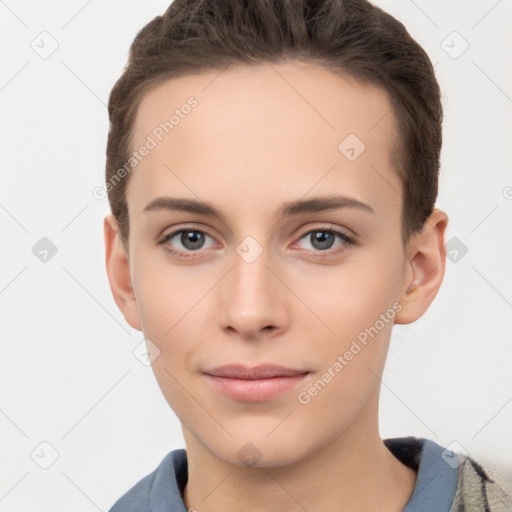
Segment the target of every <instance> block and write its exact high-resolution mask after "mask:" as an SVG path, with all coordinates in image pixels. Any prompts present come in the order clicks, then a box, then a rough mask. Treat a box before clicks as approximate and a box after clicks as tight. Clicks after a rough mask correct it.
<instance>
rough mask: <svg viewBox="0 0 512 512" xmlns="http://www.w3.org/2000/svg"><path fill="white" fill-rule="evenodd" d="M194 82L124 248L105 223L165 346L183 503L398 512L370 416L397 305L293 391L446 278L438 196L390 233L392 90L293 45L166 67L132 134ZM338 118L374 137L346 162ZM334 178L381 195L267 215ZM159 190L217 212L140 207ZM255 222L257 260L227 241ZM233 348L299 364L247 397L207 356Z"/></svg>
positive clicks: (120, 271) (160, 374) (157, 368)
mask: <svg viewBox="0 0 512 512" xmlns="http://www.w3.org/2000/svg"><path fill="white" fill-rule="evenodd" d="M190 96H194V97H195V98H196V99H197V100H198V106H197V107H195V108H194V109H193V110H192V111H191V112H190V114H188V116H186V117H185V118H184V119H182V120H180V123H179V124H178V125H177V126H175V128H174V129H173V131H172V132H171V133H170V134H169V135H167V136H166V137H165V138H164V139H163V140H162V142H160V143H159V144H158V146H157V147H156V148H154V149H152V150H151V151H150V152H149V154H148V155H147V156H146V157H145V158H144V159H143V160H142V161H141V162H140V163H139V164H138V166H137V167H136V169H135V170H134V171H132V175H131V177H130V183H129V185H128V189H127V202H128V210H129V222H130V236H129V251H126V250H125V248H124V246H123V245H122V243H121V242H120V239H119V236H118V226H117V222H116V220H115V218H114V217H113V216H112V215H108V216H107V217H106V218H105V222H104V228H105V243H106V265H107V272H108V277H109V282H110V285H111V288H112V293H113V295H114V298H115V300H116V303H117V305H118V306H119V308H120V310H121V311H122V312H123V314H124V316H125V318H126V320H127V322H128V323H129V324H130V325H131V326H132V327H133V328H134V329H137V330H141V331H142V332H143V333H144V336H145V337H146V338H149V339H150V340H151V341H152V342H153V343H154V344H155V345H156V346H157V347H158V349H159V350H160V355H159V357H157V358H156V359H155V360H154V361H153V364H152V366H153V370H154V372H155V375H156V378H157V380H158V383H159V385H160V387H161V390H162V392H163V394H164V396H165V398H166V399H167V401H168V403H169V405H170V406H171V408H172V409H173V410H174V412H175V413H176V414H177V416H178V417H179V419H180V421H181V423H182V429H183V435H184V439H185V442H186V449H187V456H188V464H189V480H188V483H187V485H186V488H185V491H184V501H185V504H186V506H187V508H190V507H194V508H195V509H196V510H198V511H201V512H203V511H204V512H209V511H221V510H222V511H239V510H243V509H247V510H258V511H267V510H268V511H270V510H283V511H288V510H290V511H292V510H299V509H301V507H303V508H302V509H306V510H308V511H309V512H315V511H335V510H336V511H338V512H339V511H349V510H350V511H351V512H354V511H356V510H365V511H368V510H379V511H384V512H386V511H389V512H391V511H393V512H397V511H401V510H403V508H404V507H405V505H406V503H407V502H408V500H409V498H410V496H411V494H412V492H413V489H414V485H415V481H416V472H415V471H413V470H412V469H410V468H408V467H406V466H405V465H403V464H402V463H400V462H399V461H398V460H397V459H396V458H395V457H394V456H393V455H392V454H391V452H389V450H388V449H387V448H386V447H385V445H384V444H383V442H382V439H381V438H380V435H379V428H378V404H379V391H380V378H381V376H382V372H383V368H384V364H385V359H386V355H387V351H388V346H389V341H390V335H391V329H392V324H393V321H390V322H388V323H386V324H385V325H384V327H383V328H382V329H381V330H380V331H379V332H378V335H376V336H375V337H373V338H372V339H370V341H369V342H368V344H367V345H366V346H365V347H364V348H363V349H362V350H361V351H360V352H359V353H358V354H357V355H356V356H355V357H353V359H352V360H350V361H349V362H348V364H347V365H346V366H344V368H343V370H342V371H340V372H339V373H337V374H336V377H334V378H332V379H331V381H330V382H329V383H328V384H327V385H326V386H325V388H324V389H322V391H321V392H319V393H318V394H317V395H316V396H314V397H312V398H311V400H310V401H309V403H307V404H303V403H300V402H299V400H298V399H297V396H298V393H299V392H300V391H304V390H307V389H308V388H309V387H310V386H311V385H312V383H314V382H315V381H317V380H318V379H319V378H321V377H322V375H323V374H324V373H325V372H326V371H327V370H328V368H329V367H332V365H333V363H334V362H335V361H336V359H337V357H338V355H343V354H344V353H345V352H346V351H347V350H348V349H349V348H350V346H351V343H352V342H353V340H355V339H356V336H357V335H358V334H359V333H361V332H362V331H363V330H364V329H365V328H367V327H369V326H373V325H375V323H376V321H377V320H378V319H379V318H380V315H381V314H382V313H385V312H386V311H388V310H390V308H392V305H393V304H394V303H398V304H399V305H400V306H401V309H400V311H399V312H397V313H396V315H395V317H394V322H396V323H410V322H413V321H415V320H416V319H418V318H420V317H421V316H422V315H423V314H424V313H425V311H426V310H427V309H428V307H429V305H430V304H431V302H432V300H433V299H434V297H435V296H436V294H437V292H438V289H439V287H440V285H441V282H442V280H443V275H444V269H445V253H444V249H443V245H444V233H445V228H446V225H447V222H448V218H447V216H446V214H445V213H444V212H442V211H440V210H438V209H436V210H435V211H434V213H433V214H432V216H431V217H430V219H429V220H428V222H427V223H426V225H425V227H424V229H423V231H422V232H421V233H418V234H415V235H414V236H413V237H412V238H411V239H410V241H409V243H408V244H407V246H406V247H404V246H403V245H402V242H401V238H400V230H401V208H402V197H401V193H402V192H401V188H402V187H401V182H400V180H399V178H398V175H397V172H396V170H395V169H394V167H393V163H392V158H391V155H392V154H393V151H394V150H393V143H394V141H395V140H396V139H395V137H396V129H395V119H394V116H393V114H392V113H391V112H390V108H391V107H390V102H389V100H388V98H387V95H386V94H385V92H384V91H382V90H380V89H378V88H375V87H370V86H366V85H362V84H360V83H357V82H355V81H354V80H351V79H348V78H342V77H340V76H337V75H334V74H332V73H331V72H329V71H327V70H324V69H322V68H320V67H316V66H314V65H311V64H306V63H302V62H297V61H289V62H286V63H280V64H279V65H276V64H273V65H268V64H265V65H258V66H257V67H252V68H247V67H231V68H228V69H226V70H224V71H223V72H219V71H208V72H204V73H202V74H196V75H189V76H186V77H182V78H177V79H176V78H175V79H167V80H165V81H164V82H161V83H160V84H158V85H157V86H156V87H153V88H152V89H151V90H150V91H149V92H147V93H146V94H145V96H144V98H143V100H142V102H141V104H140V106H139V109H138V114H137V120H136V125H135V130H134V148H135V147H139V146H140V145H142V144H143V143H144V141H145V140H146V137H147V135H148V134H151V132H152V130H153V129H154V128H155V126H157V125H158V124H159V123H160V122H162V121H163V120H165V119H167V118H168V116H169V114H167V113H168V112H171V113H172V111H173V110H174V109H175V108H179V107H180V105H182V104H183V103H185V102H186V100H187V98H189V97H190ZM350 133H353V134H356V135H357V136H358V137H359V139H360V140H362V141H363V142H364V144H365V146H366V149H365V151H364V152H363V153H362V154H361V155H360V156H359V157H358V158H357V159H356V160H355V161H352V162H351V161H349V160H348V159H347V158H346V157H345V156H344V155H343V154H342V153H341V152H340V151H339V150H338V145H339V144H340V142H341V141H342V140H343V139H344V138H345V137H346V136H347V135H348V134H350ZM333 194H336V195H345V196H349V197H351V198H356V199H357V200H359V201H361V202H363V203H366V204H368V205H370V206H371V208H372V209H373V210H374V213H371V212H368V211H366V210H364V209H362V208H357V207H353V206H347V207H343V208H339V209H329V210H325V211H319V212H305V213H304V212H303V213H300V214H298V215H294V216H290V217H287V218H284V219H281V218H280V217H279V209H280V208H281V206H282V204H283V203H284V202H287V201H294V200H298V199H308V198H311V197H313V196H314V197H316V196H329V195H333ZM162 196H173V197H181V198H191V199H200V200H201V201H204V202H208V203H211V204H213V205H214V206H215V207H216V208H217V209H218V210H220V212H221V213H222V215H223V219H222V220H219V219H217V218H212V217H208V216H205V215H200V214H196V213H189V212H182V211H173V210H165V209H162V210H158V211H157V210H154V211H151V212H146V213H144V212H143V211H144V208H145V207H146V206H147V205H148V204H149V203H150V202H151V201H153V200H154V199H155V198H157V197H162ZM328 227H330V228H331V229H335V230H337V231H340V232H342V233H344V234H345V235H348V236H351V237H352V238H353V239H354V240H355V243H354V244H347V242H344V241H343V239H341V238H339V237H337V236H336V237H335V238H334V240H332V241H331V242H330V243H331V244H332V245H331V246H329V245H328V246H327V248H324V249H322V246H321V245H320V246H319V245H318V244H315V243H314V239H313V241H312V237H311V235H312V234H313V235H314V234H315V233H317V231H320V232H322V233H324V230H325V229H326V228H328ZM180 228H181V229H185V228H187V229H190V230H194V229H199V230H202V231H204V232H205V233H206V236H205V240H204V244H203V246H200V247H199V248H196V249H194V246H191V245H190V244H189V245H186V246H185V245H183V244H182V242H181V241H180V236H179V235H178V236H174V237H173V238H172V239H170V240H168V241H167V242H165V243H163V244H159V243H158V242H159V241H160V240H161V239H162V237H163V235H166V234H170V233H173V232H174V231H176V230H178V229H180ZM314 230H317V231H314ZM312 232H313V233H312ZM194 233H196V234H197V232H195V231H194ZM248 236H250V237H253V238H254V239H255V240H256V242H257V244H259V247H260V248H261V250H262V253H261V254H260V255H259V257H257V258H256V259H255V260H254V261H252V262H251V263H248V262H247V261H246V260H245V259H244V258H242V257H241V256H240V255H239V253H237V251H236V249H237V247H239V246H240V244H241V243H242V242H243V241H244V239H245V238H246V237H248ZM329 240H331V239H329ZM165 247H174V248H175V249H176V250H181V251H183V252H187V254H188V255H189V256H191V257H189V258H179V257H177V256H173V255H172V254H170V253H169V252H167V251H166V250H165ZM190 247H192V248H190ZM251 247H252V248H251V249H250V251H254V250H255V249H254V247H253V246H251ZM340 247H342V248H344V249H343V250H342V252H339V253H337V254H334V252H335V251H336V250H337V249H339V248H340ZM251 254H255V253H254V252H252V253H251ZM315 254H316V255H317V256H319V257H315V256H314V255H315ZM411 284H412V286H411ZM234 362H237V363H242V364H245V365H247V366H255V365H257V364H263V363H274V364H280V365H283V366H287V367H292V368H299V369H303V370H307V371H309V372H310V373H309V374H308V376H307V377H306V379H305V380H304V381H303V382H302V383H301V384H300V386H298V387H297V388H295V389H293V390H290V391H287V392H285V393H284V394H282V395H279V396H277V397H274V398H272V399H269V400H266V401H263V402H244V401H239V400H235V399H232V398H229V397H227V396H225V395H224V394H222V393H220V392H219V391H218V390H216V389H214V388H213V387H212V386H211V385H210V384H209V382H208V381H207V378H206V377H205V376H204V374H203V373H202V372H203V371H204V370H206V369H210V368H212V367H216V366H220V365H224V364H228V363H234ZM248 442H250V443H252V444H254V445H255V446H256V447H257V449H258V451H259V453H260V457H261V458H260V459H259V461H258V462H257V463H256V464H255V465H254V466H252V467H249V466H247V465H244V463H243V462H242V461H241V460H240V459H239V457H238V455H237V454H238V452H239V450H241V449H242V448H243V447H244V446H245V445H246V444H247V443H248ZM245 449H247V448H245Z"/></svg>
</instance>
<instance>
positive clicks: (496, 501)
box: [450, 453, 512, 512]
mask: <svg viewBox="0 0 512 512" xmlns="http://www.w3.org/2000/svg"><path fill="white" fill-rule="evenodd" d="M457 457H458V458H459V463H460V465H459V477H458V481H457V491H456V493H455V498H454V501H453V504H452V507H451V510H450V512H511V511H512V496H510V495H509V494H507V493H506V492H505V491H504V490H503V489H502V488H501V487H500V486H499V485H498V483H497V482H495V481H494V480H493V478H491V476H490V475H489V474H488V473H487V472H486V471H485V470H484V468H482V466H481V465H480V464H478V462H476V461H475V460H474V459H472V458H471V457H468V456H465V455H462V454H460V453H458V454H457Z"/></svg>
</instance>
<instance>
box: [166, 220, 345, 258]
mask: <svg viewBox="0 0 512 512" xmlns="http://www.w3.org/2000/svg"><path fill="white" fill-rule="evenodd" d="M183 232H194V233H201V234H204V235H207V236H210V238H213V237H211V235H209V234H208V233H207V232H206V231H203V230H202V229H196V228H182V229H178V230H176V231H173V232H172V233H169V234H167V235H165V236H164V237H163V238H162V239H161V240H160V241H159V242H158V245H164V244H165V243H166V242H167V241H168V240H170V239H171V238H173V237H175V236H176V235H179V234H180V233H183ZM315 232H322V233H328V234H331V235H335V236H336V235H337V236H338V237H339V238H340V239H341V240H342V241H343V242H344V243H343V245H341V247H338V248H337V249H333V250H329V249H327V250H325V251H318V250H316V251H315V250H313V251H310V254H311V255H312V256H313V257H314V258H326V257H329V256H336V255H338V254H342V253H344V252H346V251H347V250H349V249H350V248H352V247H353V246H354V245H355V240H354V239H353V238H351V237H349V236H347V235H346V234H345V233H342V232H341V231H337V230H335V229H332V228H330V227H327V226H325V227H319V228H315V229H310V230H309V231H306V232H304V233H303V234H302V235H301V236H300V237H299V239H298V241H300V240H302V239H303V238H304V237H305V236H306V235H310V234H311V233H315ZM164 249H165V250H166V251H167V252H169V253H171V254H172V255H173V256H177V257H178V258H194V257H195V256H193V255H192V254H193V253H195V252H202V251H201V250H197V251H179V250H176V249H173V248H172V247H171V246H169V245H167V246H164ZM187 253H190V256H189V255H188V254H187Z"/></svg>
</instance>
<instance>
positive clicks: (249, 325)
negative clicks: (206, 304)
mask: <svg viewBox="0 0 512 512" xmlns="http://www.w3.org/2000/svg"><path fill="white" fill-rule="evenodd" d="M272 261H273V258H272V251H271V249H270V247H269V245H268V244H265V245H263V244H260V243H259V242H258V241H257V240H256V238H255V237H252V236H248V237H246V238H245V239H243V240H242V242H240V243H239V244H238V246H236V247H235V251H234V253H233V259H232V270H231V272H229V274H228V276H226V279H227V281H226V282H225V284H224V286H223V292H222V294H221V297H220V301H219V304H218V307H219V308H220V311H219V313H220V318H221V321H222V324H223V326H224V327H227V326H230V327H232V328H234V329H236V330H237V331H239V332H240V333H241V334H243V335H246V336H250V335H254V334H256V333H257V331H259V330H260V329H263V328H265V327H268V326H274V327H282V323H283V321H284V317H283V312H284V310H285V308H284V304H282V303H280V302H279V301H280V299H281V298H282V290H279V289H278V288H279V286H282V285H281V284H280V282H279V280H278V279H277V278H276V276H275V275H274V273H273V271H271V270H270V269H269V268H268V267H270V268H272V266H273V263H272Z"/></svg>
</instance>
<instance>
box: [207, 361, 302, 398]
mask: <svg viewBox="0 0 512 512" xmlns="http://www.w3.org/2000/svg"><path fill="white" fill-rule="evenodd" d="M204 373H205V375H206V377H207V379H208V381H209V382H210V384H211V385H212V386H213V387H214V388H215V389H217V390H218V391H221V392H222V393H223V394H225V395H227V396H228V397H230V398H232V399H235V400H241V401H249V402H259V401H263V400H269V399H271V398H273V397H275V396H277V395H279V394H282V393H284V392H286V391H289V390H290V389H292V388H294V387H296V386H297V385H298V383H300V382H301V381H302V380H303V379H304V378H305V377H306V375H308V373H309V372H308V371H307V370H300V369H294V368H286V367H284V366H279V365H272V364H267V365H260V366H255V367H252V368H249V367H246V366H243V365H238V364H232V365H226V366H220V367H217V368H213V369H211V370H208V371H206V372H204Z"/></svg>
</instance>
